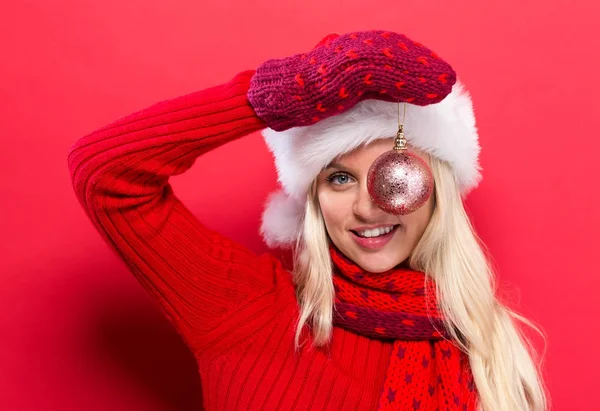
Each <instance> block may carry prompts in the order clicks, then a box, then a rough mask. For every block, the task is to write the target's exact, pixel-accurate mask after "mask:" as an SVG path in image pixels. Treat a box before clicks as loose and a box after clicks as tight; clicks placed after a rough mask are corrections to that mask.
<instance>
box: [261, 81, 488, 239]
mask: <svg viewBox="0 0 600 411" xmlns="http://www.w3.org/2000/svg"><path fill="white" fill-rule="evenodd" d="M403 124H404V135H405V137H406V140H407V142H408V145H409V146H413V147H416V148H418V149H421V150H422V151H424V152H427V153H429V154H430V155H432V156H435V157H437V158H439V159H441V160H444V161H447V162H448V163H449V164H450V165H451V167H452V171H453V174H454V178H455V180H456V183H457V186H458V188H459V190H460V193H461V195H462V196H463V197H464V196H466V195H467V194H468V193H469V192H470V191H471V190H472V189H474V188H475V187H477V185H478V184H479V182H480V181H481V174H480V170H481V167H480V165H479V152H480V146H479V141H478V132H477V127H476V123H475V115H474V112H473V105H472V101H471V98H470V95H469V93H468V91H467V90H466V88H465V86H464V85H463V83H462V82H461V81H459V80H458V79H457V80H456V82H455V83H454V84H453V86H452V89H451V91H450V92H449V93H447V95H446V96H445V97H443V99H441V101H438V102H436V103H434V104H427V105H417V104H411V103H406V118H405V121H404V122H403ZM397 130H398V103H397V102H391V101H384V100H381V99H376V98H368V99H364V100H361V101H359V102H358V103H356V104H355V105H354V106H353V107H352V108H350V109H348V110H346V111H343V112H341V113H339V114H336V115H333V116H330V117H327V118H324V119H322V120H320V121H318V122H316V123H314V124H309V125H306V126H299V127H291V128H288V129H286V130H283V131H276V130H274V129H273V128H265V129H264V130H263V131H262V134H263V137H264V139H265V142H266V144H267V146H268V148H269V150H270V151H271V152H272V154H273V156H274V160H275V166H276V169H277V175H278V181H279V183H280V185H281V188H280V189H278V190H276V191H275V192H273V193H271V195H269V197H268V199H267V202H266V205H265V210H264V212H263V215H262V223H261V234H262V236H263V238H264V240H265V242H266V243H267V245H268V246H270V247H276V246H282V247H286V246H291V245H293V244H294V242H295V241H296V239H297V237H298V236H299V234H300V232H301V228H302V227H301V224H302V217H303V213H304V205H305V201H306V196H307V193H308V189H309V187H310V184H311V183H312V181H313V180H314V179H315V178H316V177H317V175H318V174H319V173H320V172H321V170H322V169H323V168H324V167H326V166H327V165H328V164H329V163H330V162H331V161H332V160H334V159H335V158H337V157H338V156H340V155H342V154H346V153H349V152H351V151H352V150H354V149H356V148H358V147H360V146H362V145H364V144H368V143H370V142H372V141H375V140H378V139H384V138H390V137H394V136H395V135H396V132H397Z"/></svg>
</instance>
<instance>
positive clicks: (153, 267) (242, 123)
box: [68, 70, 392, 410]
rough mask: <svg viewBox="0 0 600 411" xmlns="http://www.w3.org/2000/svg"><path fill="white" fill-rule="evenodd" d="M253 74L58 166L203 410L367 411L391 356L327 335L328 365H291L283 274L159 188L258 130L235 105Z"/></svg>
mask: <svg viewBox="0 0 600 411" xmlns="http://www.w3.org/2000/svg"><path fill="white" fill-rule="evenodd" d="M253 73H254V71H253V70H248V71H245V72H242V73H239V74H238V75H236V76H235V77H234V78H233V79H232V80H231V81H230V82H228V83H226V84H223V85H219V86H215V87H211V88H207V89H205V90H201V91H197V92H194V93H191V94H188V95H184V96H180V97H178V98H174V99H171V100H166V101H162V102H160V103H157V104H154V105H152V106H150V107H148V108H146V109H144V110H141V111H138V112H135V113H133V114H130V115H128V116H126V117H124V118H122V119H119V120H117V121H115V122H113V123H112V124H109V125H107V126H105V127H103V128H101V129H99V130H96V131H94V132H92V133H91V134H89V135H86V136H84V137H82V138H81V139H79V140H78V141H77V142H76V143H75V144H74V145H73V146H72V147H71V149H70V151H69V156H68V162H69V169H70V172H71V178H72V181H73V186H74V190H75V192H76V195H77V197H78V199H79V201H80V203H81V205H82V206H83V208H84V210H85V212H86V213H87V215H88V217H89V218H90V219H91V221H92V223H93V224H94V226H95V227H96V229H97V230H98V231H99V233H100V234H101V235H102V237H103V238H104V239H105V240H106V241H107V242H108V244H109V245H110V246H111V248H112V249H114V250H115V251H116V252H117V253H118V255H119V256H120V257H121V259H122V260H123V261H124V262H125V264H126V265H127V266H128V267H129V269H130V270H131V272H132V273H133V275H134V276H135V277H136V278H137V280H138V281H139V282H140V283H141V284H142V286H143V287H144V288H145V289H146V291H147V292H148V293H149V294H150V296H151V297H152V298H153V299H154V301H155V302H156V303H157V304H158V305H159V307H160V308H161V310H162V311H163V312H164V313H165V314H166V315H167V317H168V318H169V320H170V321H171V323H172V324H173V325H174V326H175V328H176V329H177V331H178V333H179V334H180V335H181V336H182V338H183V339H184V341H185V342H186V344H187V345H188V347H189V348H190V350H191V351H192V352H193V354H194V356H195V358H196V359H197V363H198V370H199V372H200V376H201V380H202V395H203V401H204V409H206V410H326V409H328V410H342V409H343V410H372V409H376V407H377V404H378V400H379V395H380V393H381V390H382V387H383V382H384V376H385V371H386V367H387V363H388V360H389V357H390V353H391V349H392V344H391V343H388V342H382V341H377V340H372V339H369V338H366V337H363V336H360V335H356V334H354V333H351V332H349V331H346V330H344V329H341V328H338V327H334V332H333V340H332V345H331V351H330V352H329V353H327V352H326V351H324V350H315V349H311V348H310V342H309V343H307V344H305V345H304V346H303V347H302V348H301V350H300V352H299V353H298V354H295V353H294V332H295V326H296V322H297V318H298V308H297V302H296V298H295V293H294V286H293V283H292V281H291V275H290V273H289V272H287V271H286V270H285V269H284V268H283V266H282V264H281V262H280V261H279V260H278V259H277V258H275V257H274V256H272V255H271V254H263V255H260V256H257V255H255V254H253V253H252V252H251V251H250V250H248V249H247V248H245V247H244V246H242V245H240V244H238V243H236V242H234V241H232V240H231V239H229V238H227V237H225V236H223V235H221V234H219V233H217V232H215V231H213V230H211V229H209V228H207V227H206V226H204V225H203V224H202V223H201V222H200V221H198V220H197V219H196V217H195V216H194V215H193V214H192V213H191V212H190V211H189V210H188V209H187V208H186V206H185V205H184V204H182V203H181V201H179V199H178V198H177V196H176V195H175V194H174V193H173V190H172V187H171V185H170V184H169V177H170V176H172V175H177V174H180V173H183V172H185V171H186V170H188V169H189V168H190V167H191V166H192V165H193V164H194V161H195V159H196V157H198V156H200V155H202V154H203V153H205V152H207V151H209V150H213V149H215V148H217V147H219V146H221V145H223V144H225V143H227V142H229V141H233V140H235V139H237V138H240V137H242V136H244V135H247V134H249V133H252V132H255V131H258V130H260V129H262V128H264V127H265V123H264V122H263V121H262V120H261V119H259V118H258V117H257V116H256V114H255V113H254V110H253V109H252V107H251V106H250V105H249V103H248V101H247V98H246V92H247V90H248V87H249V83H250V78H251V76H252V74H253ZM303 335H304V336H306V335H307V333H306V332H305V333H304V334H303Z"/></svg>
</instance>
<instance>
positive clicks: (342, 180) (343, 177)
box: [327, 173, 351, 185]
mask: <svg viewBox="0 0 600 411" xmlns="http://www.w3.org/2000/svg"><path fill="white" fill-rule="evenodd" d="M350 178H351V177H350V176H349V175H348V174H346V173H334V174H332V175H330V176H329V177H327V181H329V182H331V183H333V184H335V185H344V184H346V183H347V182H349V181H350ZM335 181H337V183H336V182H335Z"/></svg>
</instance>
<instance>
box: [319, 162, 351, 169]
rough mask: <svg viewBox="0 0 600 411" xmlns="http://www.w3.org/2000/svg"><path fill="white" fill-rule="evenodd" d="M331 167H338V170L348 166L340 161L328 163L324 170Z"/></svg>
mask: <svg viewBox="0 0 600 411" xmlns="http://www.w3.org/2000/svg"><path fill="white" fill-rule="evenodd" d="M329 168H337V169H338V170H345V169H346V167H344V166H343V165H341V164H339V163H335V162H334V163H330V164H329V165H327V166H326V167H325V168H324V169H323V170H327V169H329Z"/></svg>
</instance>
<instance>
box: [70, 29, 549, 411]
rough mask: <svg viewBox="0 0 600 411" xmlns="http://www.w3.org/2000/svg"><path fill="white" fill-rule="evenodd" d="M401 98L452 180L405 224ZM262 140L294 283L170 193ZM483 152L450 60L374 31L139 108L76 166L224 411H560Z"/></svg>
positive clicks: (211, 400) (103, 230) (74, 172)
mask: <svg viewBox="0 0 600 411" xmlns="http://www.w3.org/2000/svg"><path fill="white" fill-rule="evenodd" d="M395 102H404V104H405V107H406V108H407V111H406V117H405V118H404V117H402V118H401V120H402V121H404V122H405V126H406V127H405V132H406V139H407V140H408V143H409V150H410V152H411V153H413V154H415V155H417V156H419V157H420V158H422V159H423V160H424V161H425V162H426V164H427V166H428V167H429V168H430V169H431V173H432V175H433V177H434V182H435V184H434V191H433V195H431V196H430V197H429V198H428V199H427V201H426V202H425V203H424V204H422V206H420V207H419V208H418V209H417V210H415V211H414V212H412V213H409V214H407V215H396V214H390V213H387V212H385V211H383V210H382V208H380V207H379V206H378V204H376V203H375V202H374V201H373V200H372V198H371V196H370V195H369V192H368V189H367V173H368V170H369V167H370V166H371V164H372V163H373V161H374V160H375V159H376V158H378V156H379V155H381V154H382V153H384V152H386V151H388V150H390V148H391V147H392V141H393V137H394V135H395V130H396V128H397V125H398V124H397V121H398V117H397V109H398V108H399V105H398V104H397V103H395ZM259 130H263V134H264V136H265V139H266V141H267V144H268V145H269V148H270V149H271V151H272V152H273V154H274V157H275V162H276V165H277V171H278V175H279V181H280V182H281V184H282V191H279V192H277V193H275V194H274V195H272V196H271V197H270V199H269V202H268V205H267V208H266V210H265V213H264V215H263V222H262V226H261V232H262V234H263V236H264V238H265V241H266V242H267V244H268V245H270V246H273V247H275V246H295V254H294V257H295V265H294V269H293V272H292V275H290V273H289V272H287V271H286V270H285V269H284V268H283V266H282V264H281V262H280V261H279V260H278V259H277V258H275V257H274V256H273V255H272V254H263V255H260V256H257V255H254V254H253V253H252V252H250V251H249V250H248V249H247V248H245V247H243V246H242V245H240V244H237V243H236V242H234V241H232V240H230V239H228V238H226V237H224V236H222V235H220V234H218V233H216V232H214V231H212V230H210V229H208V228H207V227H205V226H204V225H203V224H202V223H201V222H199V221H198V220H197V219H196V218H195V217H194V216H193V215H192V214H191V213H190V211H189V210H188V209H187V208H186V207H185V206H184V205H183V204H182V203H181V202H180V201H179V200H178V199H177V197H176V196H175V194H174V193H173V191H172V188H171V185H170V184H169V182H168V180H169V177H170V176H173V175H177V174H180V173H183V172H184V171H186V170H188V169H189V168H190V167H191V166H192V165H193V164H194V161H195V160H196V158H197V157H198V156H200V155H202V154H203V153H205V152H207V151H209V150H212V149H215V148H217V147H219V146H221V145H223V144H225V143H227V142H230V141H233V140H235V139H237V138H240V137H242V136H245V135H247V134H249V133H252V132H255V131H259ZM477 141H478V137H477V132H476V127H475V120H474V116H473V113H472V107H471V101H470V99H469V97H468V94H467V92H466V91H465V90H464V88H463V86H462V85H461V84H460V83H459V82H458V81H457V80H456V74H455V73H454V71H453V70H452V68H451V67H450V66H449V65H448V64H447V63H446V62H444V61H443V60H442V59H441V58H440V57H439V56H437V55H436V54H435V53H433V52H432V51H431V50H429V49H427V48H426V47H424V46H423V45H421V44H419V43H415V42H413V41H412V40H410V39H408V38H407V37H406V36H403V35H401V34H396V33H391V32H382V31H366V32H359V33H349V34H345V35H342V36H338V35H330V36H327V37H325V38H324V39H323V40H322V41H321V42H320V43H319V44H318V45H317V46H316V47H315V48H314V49H313V50H311V51H310V52H308V53H304V54H299V55H294V56H291V57H288V58H286V59H280V60H269V61H267V62H265V63H264V64H263V65H261V66H260V67H259V68H258V69H257V70H247V71H243V72H241V73H239V74H237V75H236V76H234V77H233V79H232V80H231V81H229V82H228V83H226V84H223V85H218V86H214V87H211V88H207V89H205V90H201V91H197V92H194V93H191V94H188V95H184V96H181V97H178V98H175V99H172V100H167V101H163V102H160V103H157V104H155V105H152V106H150V107H148V108H146V109H144V110H141V111H138V112H136V113H133V114H131V115H129V116H126V117H125V118H122V119H120V120H117V121H115V122H113V123H112V124H109V125H107V126H105V127H103V128H101V129H99V130H96V131H94V132H92V133H91V134H89V135H86V136H84V137H82V138H81V139H79V140H78V141H77V142H76V143H75V144H74V145H73V147H72V148H71V150H70V152H69V158H68V160H69V168H70V171H71V176H72V180H73V185H74V189H75V191H76V193H77V197H78V198H79V201H80V202H81V204H82V206H83V208H84V209H85V210H86V212H87V214H88V216H89V217H90V219H91V221H92V222H93V223H94V225H95V227H96V228H97V229H98V231H99V232H100V234H101V235H102V236H103V237H104V239H105V240H106V241H107V242H108V243H109V244H110V245H111V246H112V248H113V249H114V250H115V251H116V252H117V253H118V254H119V255H120V257H121V258H122V259H123V261H124V262H125V263H126V264H127V266H128V267H129V268H130V270H131V271H132V273H133V274H134V275H135V276H136V278H137V279H138V280H139V281H140V283H141V284H142V285H143V286H144V288H145V289H146V290H147V291H148V292H149V293H150V295H151V296H152V297H153V298H154V300H155V301H156V302H157V304H159V306H160V307H161V309H162V310H163V312H164V313H165V315H167V316H168V318H169V319H170V320H171V322H172V323H173V325H174V326H175V328H176V329H177V331H178V332H179V333H180V335H181V336H182V338H183V339H184V340H185V342H186V344H187V345H188V346H189V348H190V349H191V351H192V352H193V353H194V355H195V357H196V359H197V363H198V367H199V372H200V375H201V379H202V390H203V401H204V406H205V408H206V409H215V410H216V409H218V410H238V409H240V410H242V409H243V410H246V409H256V410H258V409H260V410H292V409H294V410H325V409H332V410H338V409H340V410H342V409H343V410H345V409H357V410H370V409H382V410H389V409H400V410H417V409H418V410H437V409H440V410H442V409H444V410H445V409H451V410H465V409H467V410H475V409H480V410H494V411H496V410H511V411H512V410H543V409H545V408H546V399H545V394H544V389H543V384H542V381H541V379H540V376H539V371H538V370H537V369H536V366H535V364H534V361H533V360H532V354H533V352H532V351H530V348H529V344H528V342H527V340H526V339H525V338H524V337H523V336H522V335H521V333H520V332H519V330H518V329H517V328H516V326H515V324H514V320H515V319H518V320H522V321H524V322H526V323H528V322H527V321H526V320H525V319H523V318H522V317H520V316H518V315H517V314H515V313H513V312H512V311H510V310H509V309H508V308H507V307H505V306H503V305H502V304H501V303H500V302H499V301H498V300H497V299H496V297H495V296H494V288H493V283H492V281H493V273H492V270H491V268H490V264H489V263H488V260H487V258H486V256H485V254H484V251H483V245H482V244H481V243H480V241H479V240H478V238H477V236H476V234H475V233H474V231H473V228H472V226H471V225H470V222H469V219H468V216H467V215H466V213H465V210H464V208H463V204H462V201H461V200H462V199H461V195H462V196H464V195H466V193H467V192H468V191H469V190H471V189H473V188H474V187H475V186H476V185H477V184H478V182H479V180H480V175H479V166H478V163H477V159H478V154H479V146H478V142H477Z"/></svg>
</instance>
